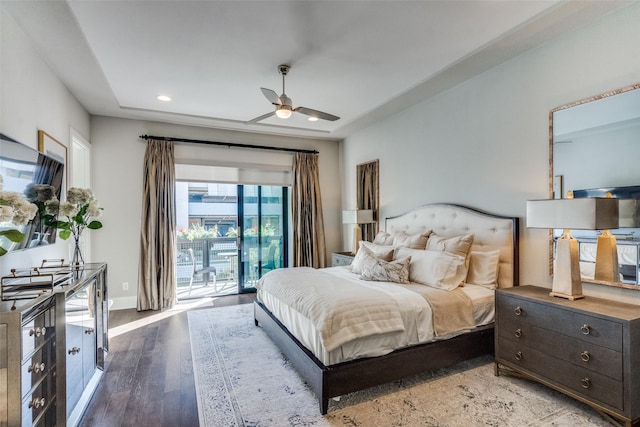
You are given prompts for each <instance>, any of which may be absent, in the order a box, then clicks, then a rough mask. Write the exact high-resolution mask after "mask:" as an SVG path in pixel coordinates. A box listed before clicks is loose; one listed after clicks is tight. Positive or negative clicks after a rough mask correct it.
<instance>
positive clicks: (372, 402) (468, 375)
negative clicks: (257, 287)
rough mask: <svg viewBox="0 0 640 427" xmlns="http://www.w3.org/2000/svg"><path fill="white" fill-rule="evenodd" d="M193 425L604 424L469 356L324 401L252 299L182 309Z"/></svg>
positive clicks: (592, 413) (589, 413)
mask: <svg viewBox="0 0 640 427" xmlns="http://www.w3.org/2000/svg"><path fill="white" fill-rule="evenodd" d="M188 316H189V332H190V337H191V349H192V354H193V370H194V374H195V382H196V393H197V398H198V411H199V417H200V425H201V426H203V427H204V426H206V427H214V426H215V427H231V426H255V427H269V426H273V427H280V426H282V427H284V426H292V427H293V426H296V427H297V426H363V427H364V426H366V427H369V426H439V427H444V426H449V427H453V426H465V427H468V426H514V427H515V426H518V427H520V426H556V427H565V426H566V427H574V426H610V424H609V423H608V422H606V421H605V420H604V419H602V418H601V417H600V416H599V415H598V413H596V412H595V411H593V410H592V409H590V408H589V407H587V406H585V405H583V404H581V403H579V402H577V401H575V400H573V399H570V398H568V397H566V396H564V395H562V394H560V393H556V392H554V391H552V390H550V389H548V388H546V387H544V386H541V385H539V384H537V383H534V382H530V381H527V380H523V379H519V378H514V377H510V376H507V375H502V376H499V377H496V376H495V375H494V374H493V364H492V362H491V358H489V357H482V358H477V359H473V360H470V361H467V362H464V363H461V364H458V365H456V366H454V367H452V368H448V369H440V370H437V371H433V372H428V373H425V374H421V375H418V376H415V377H412V378H409V379H406V380H402V381H395V382H393V383H389V384H385V385H383V386H379V387H374V388H371V389H368V390H364V391H361V392H356V393H351V394H348V395H346V396H341V398H340V399H339V400H331V401H330V403H329V413H328V414H327V415H325V416H322V415H320V412H319V409H318V401H317V400H316V397H315V394H314V393H313V392H312V391H311V390H310V389H309V388H307V386H306V384H305V383H304V382H303V381H302V379H301V378H300V377H299V376H298V374H297V373H296V371H295V370H294V369H293V367H292V366H290V365H289V363H288V362H287V361H286V360H285V359H284V357H283V355H282V354H281V353H280V351H279V350H278V348H277V347H276V346H275V345H274V344H273V343H272V342H271V340H270V339H269V337H268V336H267V335H266V334H265V333H264V331H263V330H262V329H261V328H260V327H256V326H255V325H254V322H253V305H252V304H244V305H238V306H231V307H220V308H213V309H199V310H192V311H189V312H188Z"/></svg>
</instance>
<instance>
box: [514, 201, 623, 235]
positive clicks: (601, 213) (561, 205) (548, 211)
mask: <svg viewBox="0 0 640 427" xmlns="http://www.w3.org/2000/svg"><path fill="white" fill-rule="evenodd" d="M618 226H619V216H618V199H613V198H603V197H592V198H583V199H553V200H528V201H527V227H529V228H564V229H574V230H608V229H612V228H618Z"/></svg>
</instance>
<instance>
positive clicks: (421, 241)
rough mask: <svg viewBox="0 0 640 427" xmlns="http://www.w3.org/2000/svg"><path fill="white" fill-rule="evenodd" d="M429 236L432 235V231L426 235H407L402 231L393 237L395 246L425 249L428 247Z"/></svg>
mask: <svg viewBox="0 0 640 427" xmlns="http://www.w3.org/2000/svg"><path fill="white" fill-rule="evenodd" d="M429 235H431V230H429V231H427V232H425V233H418V234H407V233H405V232H404V231H400V232H398V233H396V234H394V235H393V246H395V247H403V248H412V249H424V248H425V247H426V246H427V240H429Z"/></svg>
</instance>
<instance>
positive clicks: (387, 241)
mask: <svg viewBox="0 0 640 427" xmlns="http://www.w3.org/2000/svg"><path fill="white" fill-rule="evenodd" d="M373 243H375V244H376V245H393V234H389V233H387V232H386V231H379V232H378V234H376V237H375V238H374V239H373Z"/></svg>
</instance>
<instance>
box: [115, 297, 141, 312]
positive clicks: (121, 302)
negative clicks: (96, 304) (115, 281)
mask: <svg viewBox="0 0 640 427" xmlns="http://www.w3.org/2000/svg"><path fill="white" fill-rule="evenodd" d="M109 299H110V300H112V301H113V305H112V306H111V308H110V310H126V309H128V308H136V307H137V306H138V297H137V296H128V297H119V298H109Z"/></svg>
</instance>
